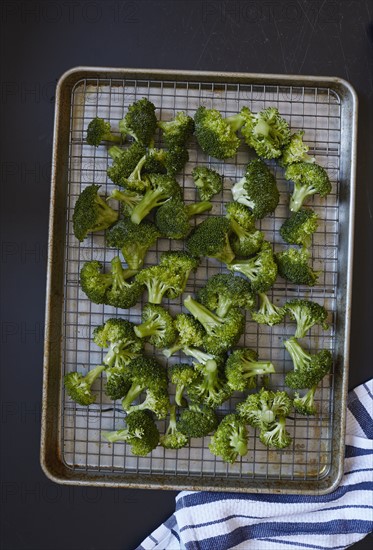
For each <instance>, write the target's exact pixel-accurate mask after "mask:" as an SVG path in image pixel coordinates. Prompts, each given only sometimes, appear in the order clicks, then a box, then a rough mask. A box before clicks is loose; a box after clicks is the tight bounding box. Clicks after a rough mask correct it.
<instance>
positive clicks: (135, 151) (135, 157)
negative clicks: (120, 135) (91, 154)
mask: <svg viewBox="0 0 373 550" xmlns="http://www.w3.org/2000/svg"><path fill="white" fill-rule="evenodd" d="M108 153H109V155H110V157H111V158H112V159H113V161H114V162H113V164H112V166H109V168H108V169H107V175H108V176H109V178H110V179H111V181H112V182H114V183H115V184H116V185H120V186H121V187H125V186H126V185H127V182H128V178H130V177H131V174H133V173H134V171H135V170H136V169H137V168H138V165H139V162H140V161H141V160H142V158H143V157H144V155H145V154H146V148H145V147H144V146H143V145H141V143H137V142H135V143H133V144H132V145H130V146H129V147H127V149H122V148H121V147H118V146H114V147H110V149H109V151H108Z"/></svg>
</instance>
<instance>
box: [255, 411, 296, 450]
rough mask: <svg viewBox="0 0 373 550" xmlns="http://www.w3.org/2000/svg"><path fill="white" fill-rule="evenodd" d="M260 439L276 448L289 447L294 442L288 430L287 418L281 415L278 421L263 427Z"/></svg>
mask: <svg viewBox="0 0 373 550" xmlns="http://www.w3.org/2000/svg"><path fill="white" fill-rule="evenodd" d="M259 439H260V441H261V442H262V443H263V445H265V446H266V447H271V448H274V449H284V448H285V447H289V445H290V444H291V442H292V438H291V436H290V434H289V432H288V431H287V430H286V418H285V417H284V416H280V417H279V418H278V419H277V420H276V422H273V424H271V425H269V426H267V427H266V428H263V429H262V430H261V431H260V434H259Z"/></svg>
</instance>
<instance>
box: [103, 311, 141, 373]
mask: <svg viewBox="0 0 373 550" xmlns="http://www.w3.org/2000/svg"><path fill="white" fill-rule="evenodd" d="M134 328H135V325H134V324H133V323H131V322H130V321H127V320H126V319H118V318H111V319H108V320H107V321H106V322H105V323H104V324H103V325H100V326H98V327H96V328H95V330H94V331H93V341H94V343H95V344H96V345H97V346H99V347H100V348H108V351H107V353H106V355H105V357H104V359H103V362H104V364H105V365H106V366H107V367H110V368H112V367H115V368H118V369H120V370H121V371H122V372H128V368H127V367H128V365H129V363H130V362H131V361H132V359H134V358H135V357H137V356H138V355H139V353H141V351H142V348H143V342H142V340H141V339H140V338H138V336H137V335H136V334H135V331H134Z"/></svg>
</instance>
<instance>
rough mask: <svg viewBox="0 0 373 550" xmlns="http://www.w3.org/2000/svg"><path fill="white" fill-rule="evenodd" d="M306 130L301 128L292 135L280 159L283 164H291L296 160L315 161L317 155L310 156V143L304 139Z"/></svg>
mask: <svg viewBox="0 0 373 550" xmlns="http://www.w3.org/2000/svg"><path fill="white" fill-rule="evenodd" d="M303 136H304V131H303V130H299V131H298V132H295V133H294V134H292V136H291V137H290V141H289V143H288V144H287V145H285V147H284V148H283V149H282V155H281V158H280V159H279V161H280V165H281V166H285V167H286V166H289V164H294V163H295V162H315V157H310V156H309V155H308V154H307V153H308V149H309V147H308V145H306V144H305V143H304V141H303Z"/></svg>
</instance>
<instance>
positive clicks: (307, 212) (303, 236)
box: [280, 208, 319, 247]
mask: <svg viewBox="0 0 373 550" xmlns="http://www.w3.org/2000/svg"><path fill="white" fill-rule="evenodd" d="M318 221H319V217H318V215H317V214H316V212H314V211H313V210H311V209H306V208H301V209H300V210H298V212H293V214H292V215H291V216H290V218H288V219H287V220H285V221H284V223H283V224H282V226H281V227H280V235H281V237H282V238H283V239H284V241H285V242H286V243H289V244H299V245H301V246H304V247H308V246H310V245H311V240H312V235H313V233H314V232H315V231H316V229H317V226H318Z"/></svg>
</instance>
